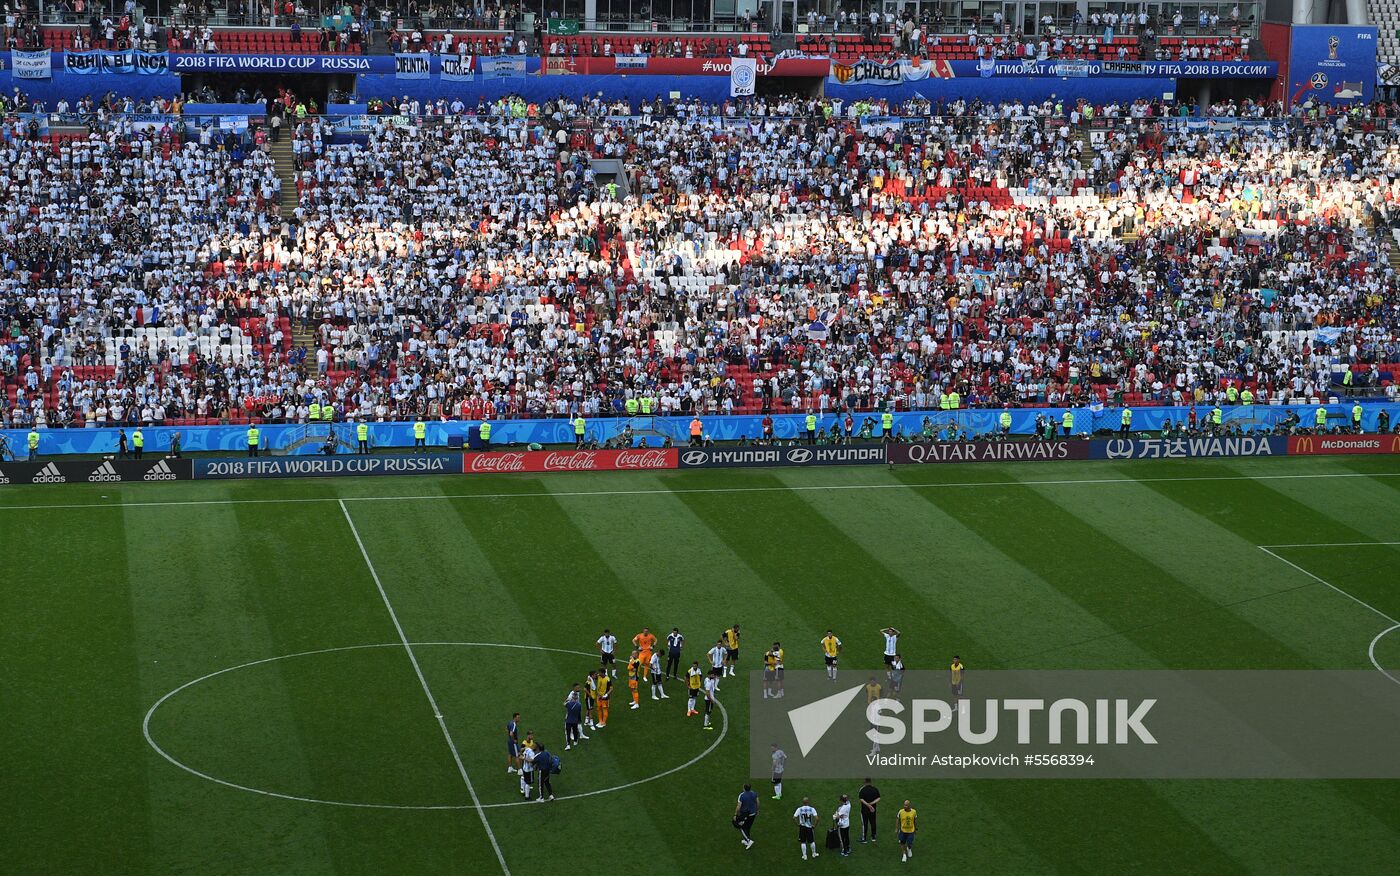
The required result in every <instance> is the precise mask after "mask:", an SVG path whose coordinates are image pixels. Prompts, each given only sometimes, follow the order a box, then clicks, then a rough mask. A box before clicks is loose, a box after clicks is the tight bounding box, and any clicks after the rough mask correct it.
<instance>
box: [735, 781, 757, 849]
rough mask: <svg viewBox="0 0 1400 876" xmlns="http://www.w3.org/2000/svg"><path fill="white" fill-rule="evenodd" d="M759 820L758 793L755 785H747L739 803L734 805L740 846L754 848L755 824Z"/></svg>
mask: <svg viewBox="0 0 1400 876" xmlns="http://www.w3.org/2000/svg"><path fill="white" fill-rule="evenodd" d="M756 818H758V792H757V791H755V790H754V789H753V785H749V784H745V785H744V792H743V793H742V794H740V795H739V802H737V803H735V804H734V826H735V827H737V828H739V836H740V839H739V844H740V845H742V846H743V847H744V848H745V849H751V848H753V823H754V819H756Z"/></svg>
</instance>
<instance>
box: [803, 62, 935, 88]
mask: <svg viewBox="0 0 1400 876" xmlns="http://www.w3.org/2000/svg"><path fill="white" fill-rule="evenodd" d="M955 75H956V74H955V73H954V72H953V67H952V64H951V63H950V62H948V61H928V60H925V61H920V62H919V63H914V62H913V61H869V60H866V61H856V62H854V63H850V64H843V63H841V62H839V61H832V62H831V74H830V77H829V78H830V80H831V81H832V82H834V83H835V84H837V85H898V84H900V83H901V82H918V81H920V80H923V79H928V78H929V77H930V76H932V77H933V78H935V79H951V78H953V77H954V76H955Z"/></svg>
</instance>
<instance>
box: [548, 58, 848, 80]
mask: <svg viewBox="0 0 1400 876" xmlns="http://www.w3.org/2000/svg"><path fill="white" fill-rule="evenodd" d="M551 58H552V59H554V60H556V61H559V62H561V63H560V64H559V66H564V65H563V64H562V62H563V61H565V60H567V61H568V62H569V64H568V65H567V66H568V70H569V72H570V73H576V74H579V75H585V76H612V75H632V74H642V73H645V74H646V75H648V76H728V75H729V73H730V69H731V67H732V66H733V65H732V64H731V63H730V62H731V60H732V59H730V58H658V57H655V56H651V55H614V56H613V57H610V58H602V57H599V58H594V57H587V56H582V55H580V56H568V55H556V56H546V57H545V59H544V63H543V64H542V67H543V68H547V67H548V64H549V61H550V60H551ZM754 61H755V63H754V72H755V73H757V74H758V75H759V76H802V77H808V78H813V79H815V78H820V77H824V76H826V75H827V73H828V72H829V70H830V68H831V62H830V61H828V60H827V59H826V58H783V59H781V60H780V59H774V58H759V57H755V58H754Z"/></svg>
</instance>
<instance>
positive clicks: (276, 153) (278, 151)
mask: <svg viewBox="0 0 1400 876" xmlns="http://www.w3.org/2000/svg"><path fill="white" fill-rule="evenodd" d="M283 127H284V128H285V127H286V126H285V125H284V126H283ZM267 149H268V154H270V155H271V156H272V159H273V161H275V162H276V164H277V178H278V179H280V180H281V181H282V191H281V193H280V197H279V198H278V205H279V206H280V207H281V208H282V216H283V218H289V217H290V216H291V215H292V211H293V210H295V209H296V206H297V181H296V168H295V166H294V165H293V164H292V141H291V138H290V137H283V138H282V139H281V140H279V141H278V142H276V143H273V142H271V141H269V142H268V144H267Z"/></svg>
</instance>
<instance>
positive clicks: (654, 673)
mask: <svg viewBox="0 0 1400 876" xmlns="http://www.w3.org/2000/svg"><path fill="white" fill-rule="evenodd" d="M662 677H663V676H662V674H661V652H660V651H652V652H651V698H652V699H654V700H669V699H670V697H668V696H666V689H665V688H663V687H662V686H661V679H662Z"/></svg>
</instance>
